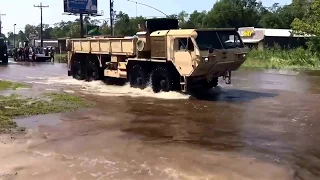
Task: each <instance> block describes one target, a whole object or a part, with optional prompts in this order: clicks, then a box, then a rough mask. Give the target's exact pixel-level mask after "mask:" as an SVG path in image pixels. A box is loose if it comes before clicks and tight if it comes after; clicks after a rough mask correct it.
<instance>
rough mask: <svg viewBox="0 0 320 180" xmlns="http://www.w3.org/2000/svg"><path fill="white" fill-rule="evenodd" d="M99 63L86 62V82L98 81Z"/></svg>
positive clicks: (93, 61)
mask: <svg viewBox="0 0 320 180" xmlns="http://www.w3.org/2000/svg"><path fill="white" fill-rule="evenodd" d="M100 74H101V73H100V67H99V63H98V62H97V61H95V60H90V61H88V63H87V65H86V80H87V81H95V80H99V79H100Z"/></svg>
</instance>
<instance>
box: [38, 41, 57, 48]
mask: <svg viewBox="0 0 320 180" xmlns="http://www.w3.org/2000/svg"><path fill="white" fill-rule="evenodd" d="M34 46H35V47H40V46H41V41H40V40H34ZM48 46H52V47H55V48H58V40H55V39H46V40H43V47H48Z"/></svg>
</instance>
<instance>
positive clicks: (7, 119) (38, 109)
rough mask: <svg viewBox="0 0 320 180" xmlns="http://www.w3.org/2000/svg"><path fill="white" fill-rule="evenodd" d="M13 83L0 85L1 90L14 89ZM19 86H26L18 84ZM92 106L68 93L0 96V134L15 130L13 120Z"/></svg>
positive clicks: (15, 126)
mask: <svg viewBox="0 0 320 180" xmlns="http://www.w3.org/2000/svg"><path fill="white" fill-rule="evenodd" d="M14 86H15V84H14V83H13V82H8V81H6V83H3V81H2V83H0V87H1V89H2V90H5V89H10V88H12V87H14ZM16 86H17V85H16ZM19 86H26V85H24V84H19ZM91 105H92V104H91V103H89V102H87V101H85V100H84V99H83V98H81V97H78V96H75V95H71V94H68V93H44V94H42V95H41V96H38V97H32V98H31V97H24V96H22V95H18V94H11V95H9V96H4V95H0V133H1V132H7V131H9V130H10V129H12V128H17V124H16V123H15V122H14V121H13V118H16V117H24V116H34V115H39V114H49V113H50V114H51V113H64V112H70V111H74V110H77V109H79V108H85V107H90V106H91Z"/></svg>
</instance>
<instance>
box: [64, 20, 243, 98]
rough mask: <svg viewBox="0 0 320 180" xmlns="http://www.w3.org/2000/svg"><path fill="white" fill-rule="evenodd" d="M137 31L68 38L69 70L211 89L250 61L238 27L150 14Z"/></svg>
mask: <svg viewBox="0 0 320 180" xmlns="http://www.w3.org/2000/svg"><path fill="white" fill-rule="evenodd" d="M139 28H140V31H139V32H137V34H136V35H135V36H133V37H90V38H88V37H87V38H79V39H68V40H67V50H68V75H69V76H73V78H75V79H78V80H88V81H92V80H98V79H104V78H117V79H123V80H125V81H128V82H129V83H130V85H131V87H135V88H141V89H143V88H146V87H147V86H148V85H151V87H152V89H153V91H154V92H160V91H173V90H174V91H182V92H189V91H192V90H199V89H210V88H213V87H215V86H217V85H218V78H219V77H223V78H224V79H225V80H226V83H227V84H230V83H231V72H232V71H235V70H237V69H238V68H239V67H240V66H241V64H242V63H243V62H244V61H245V57H246V53H247V50H246V49H244V45H243V42H242V40H241V38H240V36H239V34H238V32H237V31H236V29H179V27H178V20H176V19H167V18H160V19H148V20H146V21H145V23H142V24H140V26H139Z"/></svg>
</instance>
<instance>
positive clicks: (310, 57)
mask: <svg viewBox="0 0 320 180" xmlns="http://www.w3.org/2000/svg"><path fill="white" fill-rule="evenodd" d="M242 67H243V68H269V69H283V68H285V69H320V61H319V57H318V56H317V54H316V53H313V52H312V51H311V50H309V49H303V48H296V49H287V50H284V49H280V48H279V47H277V46H276V47H272V48H265V49H264V50H263V51H261V50H257V49H252V50H251V51H250V52H249V53H248V54H247V60H246V61H245V63H244V64H243V66H242Z"/></svg>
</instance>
